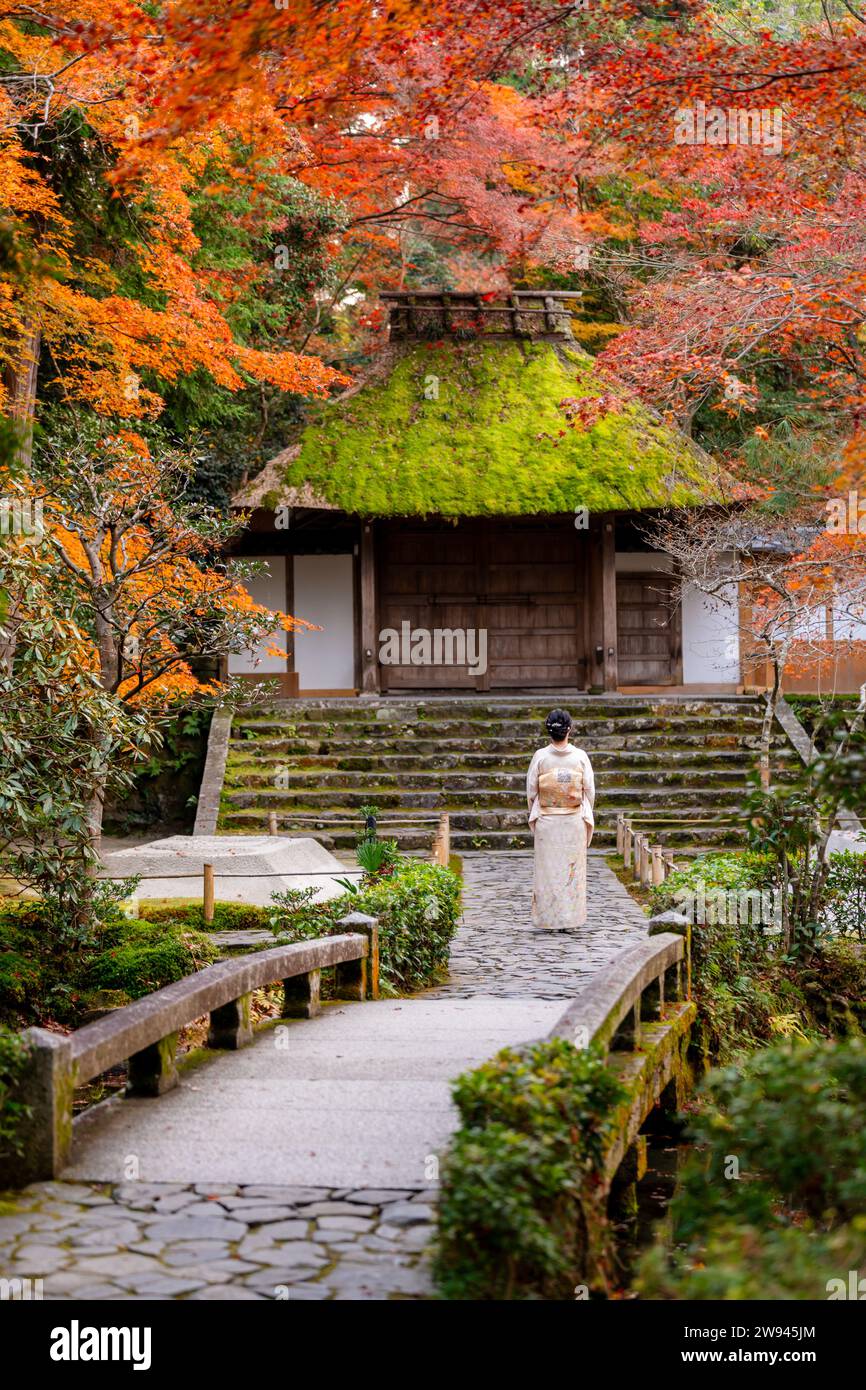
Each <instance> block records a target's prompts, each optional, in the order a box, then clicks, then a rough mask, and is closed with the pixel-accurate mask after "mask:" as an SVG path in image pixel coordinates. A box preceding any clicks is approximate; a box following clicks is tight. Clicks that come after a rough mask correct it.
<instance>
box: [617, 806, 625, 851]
mask: <svg viewBox="0 0 866 1390" xmlns="http://www.w3.org/2000/svg"><path fill="white" fill-rule="evenodd" d="M624 820H625V817H624V816H623V813H622V811H620V812H619V814H618V815H617V818H616V852H617V854H619V855H621V854H622V852H623V845H624V842H625V835H624V831H623V822H624Z"/></svg>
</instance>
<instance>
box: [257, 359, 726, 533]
mask: <svg viewBox="0 0 866 1390" xmlns="http://www.w3.org/2000/svg"><path fill="white" fill-rule="evenodd" d="M601 396H606V397H607V398H608V400H607V402H606V407H610V406H611V402H612V398H613V399H614V400H615V404H613V408H606V409H605V410H603V411H602V413H601V414H600V415H599V418H598V419H596V420H595V422H594V423H592V425H591V427H590V428H582V427H581V426H577V427H572V426H571V425H570V424H569V421H568V419H567V413H566V409H565V408H564V407H563V405H562V402H563V401H567V400H568V401H574V400H578V401H579V400H582V399H585V398H593V397H596V398H597V397H601ZM721 483H722V479H721V477H720V475H719V472H718V470H717V469H716V468H715V467H714V465H713V464H712V462H711V460H710V459H709V458H708V457H707V456H706V455H705V454H704V453H702V451H701V450H699V449H697V448H696V447H695V446H694V445H693V444H692V443H691V441H689V440H688V439H686V438H685V436H684V435H682V434H680V433H678V432H677V431H676V430H672V429H670V428H669V427H668V426H667V425H665V424H664V423H663V421H662V420H661V419H660V418H659V417H658V416H657V415H655V414H654V413H653V412H652V411H649V410H647V409H646V408H645V407H643V406H641V405H639V404H637V403H636V402H632V401H624V400H623V399H622V393H617V388H616V385H615V383H614V384H613V385H612V384H611V382H610V380H607V379H605V378H604V377H603V376H602V375H601V373H600V372H599V370H598V368H597V365H596V363H595V361H594V359H593V358H592V357H590V356H589V355H588V354H587V353H585V352H583V351H582V350H581V349H580V348H578V347H576V346H574V345H572V344H570V343H567V342H563V341H551V340H543V341H539V340H535V341H526V342H522V341H518V340H516V339H513V338H512V339H503V340H491V339H490V338H489V337H488V338H484V339H479V340H475V341H468V342H458V341H447V342H444V343H435V344H426V343H418V342H416V343H412V344H407V345H401V346H400V347H399V348H398V347H393V348H389V349H388V350H386V352H385V353H383V354H382V357H381V359H380V360H379V361H378V362H377V364H376V366H375V367H374V369H373V370H372V372H371V373H370V374H369V376H368V377H367V378H366V379H365V380H364V381H363V382H362V383H361V384H360V385H358V386H355V387H353V388H352V389H351V390H350V391H347V392H346V393H344V394H343V395H342V396H341V397H339V398H338V399H337V400H334V401H331V402H328V403H324V404H322V405H318V406H315V407H313V408H312V410H311V413H310V417H309V421H308V423H307V425H306V426H305V427H304V429H303V431H302V432H301V434H300V437H299V439H298V440H297V441H296V442H295V443H294V444H293V445H291V446H290V447H289V448H287V449H285V450H284V451H283V453H282V454H279V455H278V456H277V457H276V458H275V459H273V460H272V461H271V463H270V464H269V465H268V466H267V468H266V469H265V470H264V472H263V473H262V474H260V475H259V477H258V478H257V479H255V480H254V481H253V482H252V483H251V484H250V485H249V486H248V487H246V488H245V489H244V490H243V491H242V492H241V493H239V494H238V497H237V498H236V502H237V504H238V505H240V506H259V507H271V508H273V507H276V506H277V505H279V504H280V503H288V504H289V505H292V506H325V507H329V508H339V509H340V510H342V511H347V512H356V513H360V514H362V515H371V516H423V515H428V514H436V513H438V514H440V515H444V516H497V515H498V516H502V515H520V514H525V515H533V514H538V513H557V512H571V511H573V510H574V509H575V508H577V507H587V508H589V510H590V511H621V510H643V509H647V508H653V507H660V506H665V505H667V504H671V503H674V504H678V505H687V504H694V503H699V502H712V501H716V500H719V498H720V486H721Z"/></svg>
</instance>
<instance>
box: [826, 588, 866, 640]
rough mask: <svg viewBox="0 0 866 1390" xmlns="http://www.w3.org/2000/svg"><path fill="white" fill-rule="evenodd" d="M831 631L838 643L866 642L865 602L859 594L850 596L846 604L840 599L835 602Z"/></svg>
mask: <svg viewBox="0 0 866 1390" xmlns="http://www.w3.org/2000/svg"><path fill="white" fill-rule="evenodd" d="M833 631H834V632H835V634H836V637H837V639H838V640H839V641H840V642H866V602H864V601H863V600H862V599H861V597H860V594H859V593H857V594H854V595H852V596H851V597H850V598H849V600H848V602H847V603H846V602H845V600H844V599H841V598H839V599H837V600H836V602H835V604H834V605H833Z"/></svg>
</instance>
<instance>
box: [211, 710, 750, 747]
mask: <svg viewBox="0 0 866 1390" xmlns="http://www.w3.org/2000/svg"><path fill="white" fill-rule="evenodd" d="M761 723H762V720H761V717H760V715H759V714H757V713H754V714H752V713H750V712H743V713H736V714H718V715H713V716H694V715H690V714H686V713H685V712H683V713H682V714H671V715H666V716H664V717H662V716H658V715H654V714H646V715H631V714H628V715H620V716H619V717H616V718H604V719H594V720H575V723H574V728H573V732H572V738H573V740H574V742H576V743H577V742H579V741H580V739H581V738H599V737H601V736H602V735H604V734H617V735H621V734H631V733H653V734H660V733H674V734H676V733H678V732H679V731H683V732H697V733H700V732H701V730H717V731H719V732H723V733H734V734H736V733H760V730H761ZM407 733H410V734H411V735H412V736H413V737H416V738H422V739H423V738H425V737H431V738H432V737H435V738H446V739H447V738H483V739H487V738H494V737H495V738H513V739H516V740H520V741H525V740H526V739H527V738H528V739H536V738H537V739H539V740H542V739H543V738H544V723H543V721H542V720H538V719H496V720H489V719H476V718H466V717H464V718H462V719H442V720H437V721H436V723H435V724H434V723H433V722H432V721H431V720H429V719H419V720H415V721H411V722H409V721H406V720H403V721H389V722H388V723H376V722H372V721H361V720H351V721H350V720H343V721H342V722H340V723H336V722H334V721H332V720H329V719H317V720H311V721H306V720H304V721H300V720H255V721H253V720H238V721H237V722H236V723H235V724H234V726H233V728H232V741H234V740H235V739H237V738H238V737H241V738H244V739H246V740H247V741H251V740H252V739H262V738H278V737H280V736H285V737H291V738H294V739H297V740H304V739H319V740H322V739H328V740H330V741H331V742H355V741H357V740H358V739H359V738H363V739H371V740H375V741H376V742H377V743H378V742H387V741H388V740H399V739H401V738H404V737H406V735H407Z"/></svg>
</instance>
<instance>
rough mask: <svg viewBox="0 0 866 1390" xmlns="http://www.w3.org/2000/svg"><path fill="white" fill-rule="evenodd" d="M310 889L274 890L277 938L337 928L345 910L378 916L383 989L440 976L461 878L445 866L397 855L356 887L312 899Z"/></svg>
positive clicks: (395, 990)
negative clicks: (390, 865) (383, 872)
mask: <svg viewBox="0 0 866 1390" xmlns="http://www.w3.org/2000/svg"><path fill="white" fill-rule="evenodd" d="M312 897H313V890H311V889H290V890H289V891H288V892H285V893H275V894H274V896H273V901H274V908H273V910H272V912H271V929H272V930H273V932H274V933H275V935H276V936H277V937H279V939H280V940H281V941H306V940H310V939H312V938H314V937H316V936H325V935H328V934H329V933H331V934H333V933H335V932H339V931H342V930H343V929H342V928H341V927H339V926H338V925H337V924H338V922H339V919H340V918H341V917H345V916H346V914H347V913H348V912H363V913H366V914H367V916H370V917H377V918H378V919H379V970H380V984H381V986H382V988H383V990H384V992H386V993H387V992H392V993H401V992H404V991H409V990H414V989H422V988H424V986H425V985H430V984H433V983H434V982H435V981H436V980H437V979H438V978H440V977H441V975H442V973H443V972H444V971H445V969H446V968H447V965H448V950H449V946H450V944H451V940H452V938H453V936H454V933H455V932H456V930H457V914H458V911H459V908H460V880H459V878H458V876H457V875H456V874H455V873H452V871H451V870H450V869H446V868H443V867H442V866H441V865H439V864H428V863H425V862H424V861H423V860H420V859H400V860H398V861H397V863H396V864H395V865H394V869H393V872H392V873H391V874H389V875H387V876H384V877H381V878H375V879H365V880H364V881H363V882H362V884H361V887H360V888H359V889H358V891H357V892H353V893H347V894H346V895H345V896H344V897H341V898H333V899H331V900H330V901H329V902H324V903H313V902H312Z"/></svg>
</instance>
